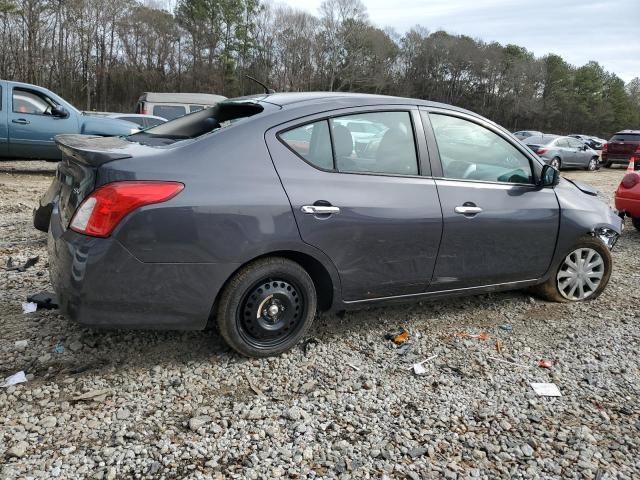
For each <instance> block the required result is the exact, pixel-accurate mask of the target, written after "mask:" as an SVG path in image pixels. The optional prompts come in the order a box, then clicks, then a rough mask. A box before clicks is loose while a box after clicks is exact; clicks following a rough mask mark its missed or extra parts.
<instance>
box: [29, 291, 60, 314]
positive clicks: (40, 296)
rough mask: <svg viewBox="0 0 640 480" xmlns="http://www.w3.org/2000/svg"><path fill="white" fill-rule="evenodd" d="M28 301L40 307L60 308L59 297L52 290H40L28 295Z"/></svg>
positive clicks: (47, 308)
mask: <svg viewBox="0 0 640 480" xmlns="http://www.w3.org/2000/svg"><path fill="white" fill-rule="evenodd" d="M27 302H32V303H35V304H36V305H38V308H43V309H45V310H50V309H54V308H58V297H57V296H56V294H55V293H52V292H40V293H35V294H33V295H29V296H28V297H27Z"/></svg>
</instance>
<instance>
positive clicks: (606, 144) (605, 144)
mask: <svg viewBox="0 0 640 480" xmlns="http://www.w3.org/2000/svg"><path fill="white" fill-rule="evenodd" d="M607 150H609V144H608V143H603V144H602V151H603V152H606V151H607Z"/></svg>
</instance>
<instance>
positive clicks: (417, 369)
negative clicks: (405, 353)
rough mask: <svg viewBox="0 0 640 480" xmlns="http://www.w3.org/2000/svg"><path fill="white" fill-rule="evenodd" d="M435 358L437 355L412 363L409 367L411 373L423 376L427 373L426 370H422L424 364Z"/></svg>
mask: <svg viewBox="0 0 640 480" xmlns="http://www.w3.org/2000/svg"><path fill="white" fill-rule="evenodd" d="M437 356H438V354H435V355H433V356H431V357H429V358H427V359H425V360H422V361H421V362H418V363H414V364H413V365H411V368H412V369H413V373H415V374H416V375H424V374H425V373H427V369H426V368H424V364H425V363H427V362H430V361H431V360H434V359H435V358H436V357H437Z"/></svg>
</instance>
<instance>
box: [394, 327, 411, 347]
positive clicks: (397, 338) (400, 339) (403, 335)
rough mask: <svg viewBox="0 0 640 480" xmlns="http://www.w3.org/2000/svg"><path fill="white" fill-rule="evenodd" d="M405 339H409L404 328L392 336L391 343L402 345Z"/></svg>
mask: <svg viewBox="0 0 640 480" xmlns="http://www.w3.org/2000/svg"><path fill="white" fill-rule="evenodd" d="M407 340H409V332H407V331H406V330H403V331H402V332H401V333H399V334H398V335H396V336H395V337H393V343H395V344H396V345H402V344H403V343H404V342H406V341H407Z"/></svg>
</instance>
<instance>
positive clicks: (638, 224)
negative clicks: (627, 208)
mask: <svg viewBox="0 0 640 480" xmlns="http://www.w3.org/2000/svg"><path fill="white" fill-rule="evenodd" d="M631 224H632V225H633V226H634V227H635V228H636V229H637V230H640V217H631Z"/></svg>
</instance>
